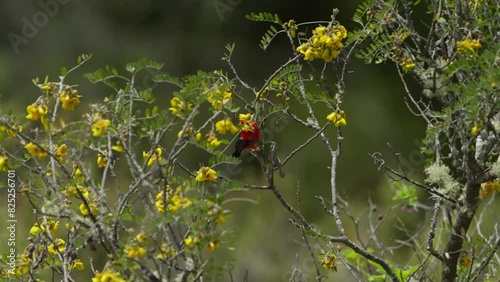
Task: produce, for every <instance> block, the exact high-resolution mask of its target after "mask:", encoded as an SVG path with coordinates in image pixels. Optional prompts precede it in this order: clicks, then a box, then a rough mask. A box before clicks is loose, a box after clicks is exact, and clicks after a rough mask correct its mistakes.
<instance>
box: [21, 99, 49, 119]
mask: <svg viewBox="0 0 500 282" xmlns="http://www.w3.org/2000/svg"><path fill="white" fill-rule="evenodd" d="M26 111H27V112H28V115H27V116H26V118H27V119H31V120H38V119H41V120H42V122H43V123H44V121H46V120H47V113H48V112H49V108H48V107H47V104H45V103H43V102H40V103H38V102H37V103H35V104H31V105H29V106H28V107H26Z"/></svg>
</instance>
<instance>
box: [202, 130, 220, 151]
mask: <svg viewBox="0 0 500 282" xmlns="http://www.w3.org/2000/svg"><path fill="white" fill-rule="evenodd" d="M205 137H206V138H207V144H208V146H210V147H212V149H214V150H216V149H217V148H219V146H220V144H222V141H221V140H219V138H217V135H216V134H215V132H213V131H210V132H209V133H207V135H206V136H205Z"/></svg>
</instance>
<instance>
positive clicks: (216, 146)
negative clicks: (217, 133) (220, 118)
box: [209, 138, 222, 150]
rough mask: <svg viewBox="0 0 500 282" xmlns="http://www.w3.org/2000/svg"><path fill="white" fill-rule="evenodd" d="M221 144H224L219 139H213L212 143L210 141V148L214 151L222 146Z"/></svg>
mask: <svg viewBox="0 0 500 282" xmlns="http://www.w3.org/2000/svg"><path fill="white" fill-rule="evenodd" d="M220 144H222V141H220V140H219V139H217V138H214V139H212V141H210V143H209V145H210V147H212V149H214V150H215V149H217V148H218V147H219V146H220Z"/></svg>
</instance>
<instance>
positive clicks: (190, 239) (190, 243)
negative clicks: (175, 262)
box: [184, 235, 200, 249]
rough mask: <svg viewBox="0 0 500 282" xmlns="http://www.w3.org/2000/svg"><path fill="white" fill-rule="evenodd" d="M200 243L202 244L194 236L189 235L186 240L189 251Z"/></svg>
mask: <svg viewBox="0 0 500 282" xmlns="http://www.w3.org/2000/svg"><path fill="white" fill-rule="evenodd" d="M199 243H200V238H198V237H194V236H192V235H189V236H187V237H186V238H184V244H185V245H186V247H187V248H189V249H191V248H192V247H193V246H194V245H197V244H199Z"/></svg>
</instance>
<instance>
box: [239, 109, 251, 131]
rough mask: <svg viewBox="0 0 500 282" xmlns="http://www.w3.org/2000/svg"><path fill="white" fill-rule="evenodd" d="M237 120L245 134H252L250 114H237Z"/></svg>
mask: <svg viewBox="0 0 500 282" xmlns="http://www.w3.org/2000/svg"><path fill="white" fill-rule="evenodd" d="M239 119H240V124H241V130H242V131H245V132H249V131H250V132H253V131H254V128H253V125H252V123H253V117H252V114H250V113H246V114H239Z"/></svg>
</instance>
